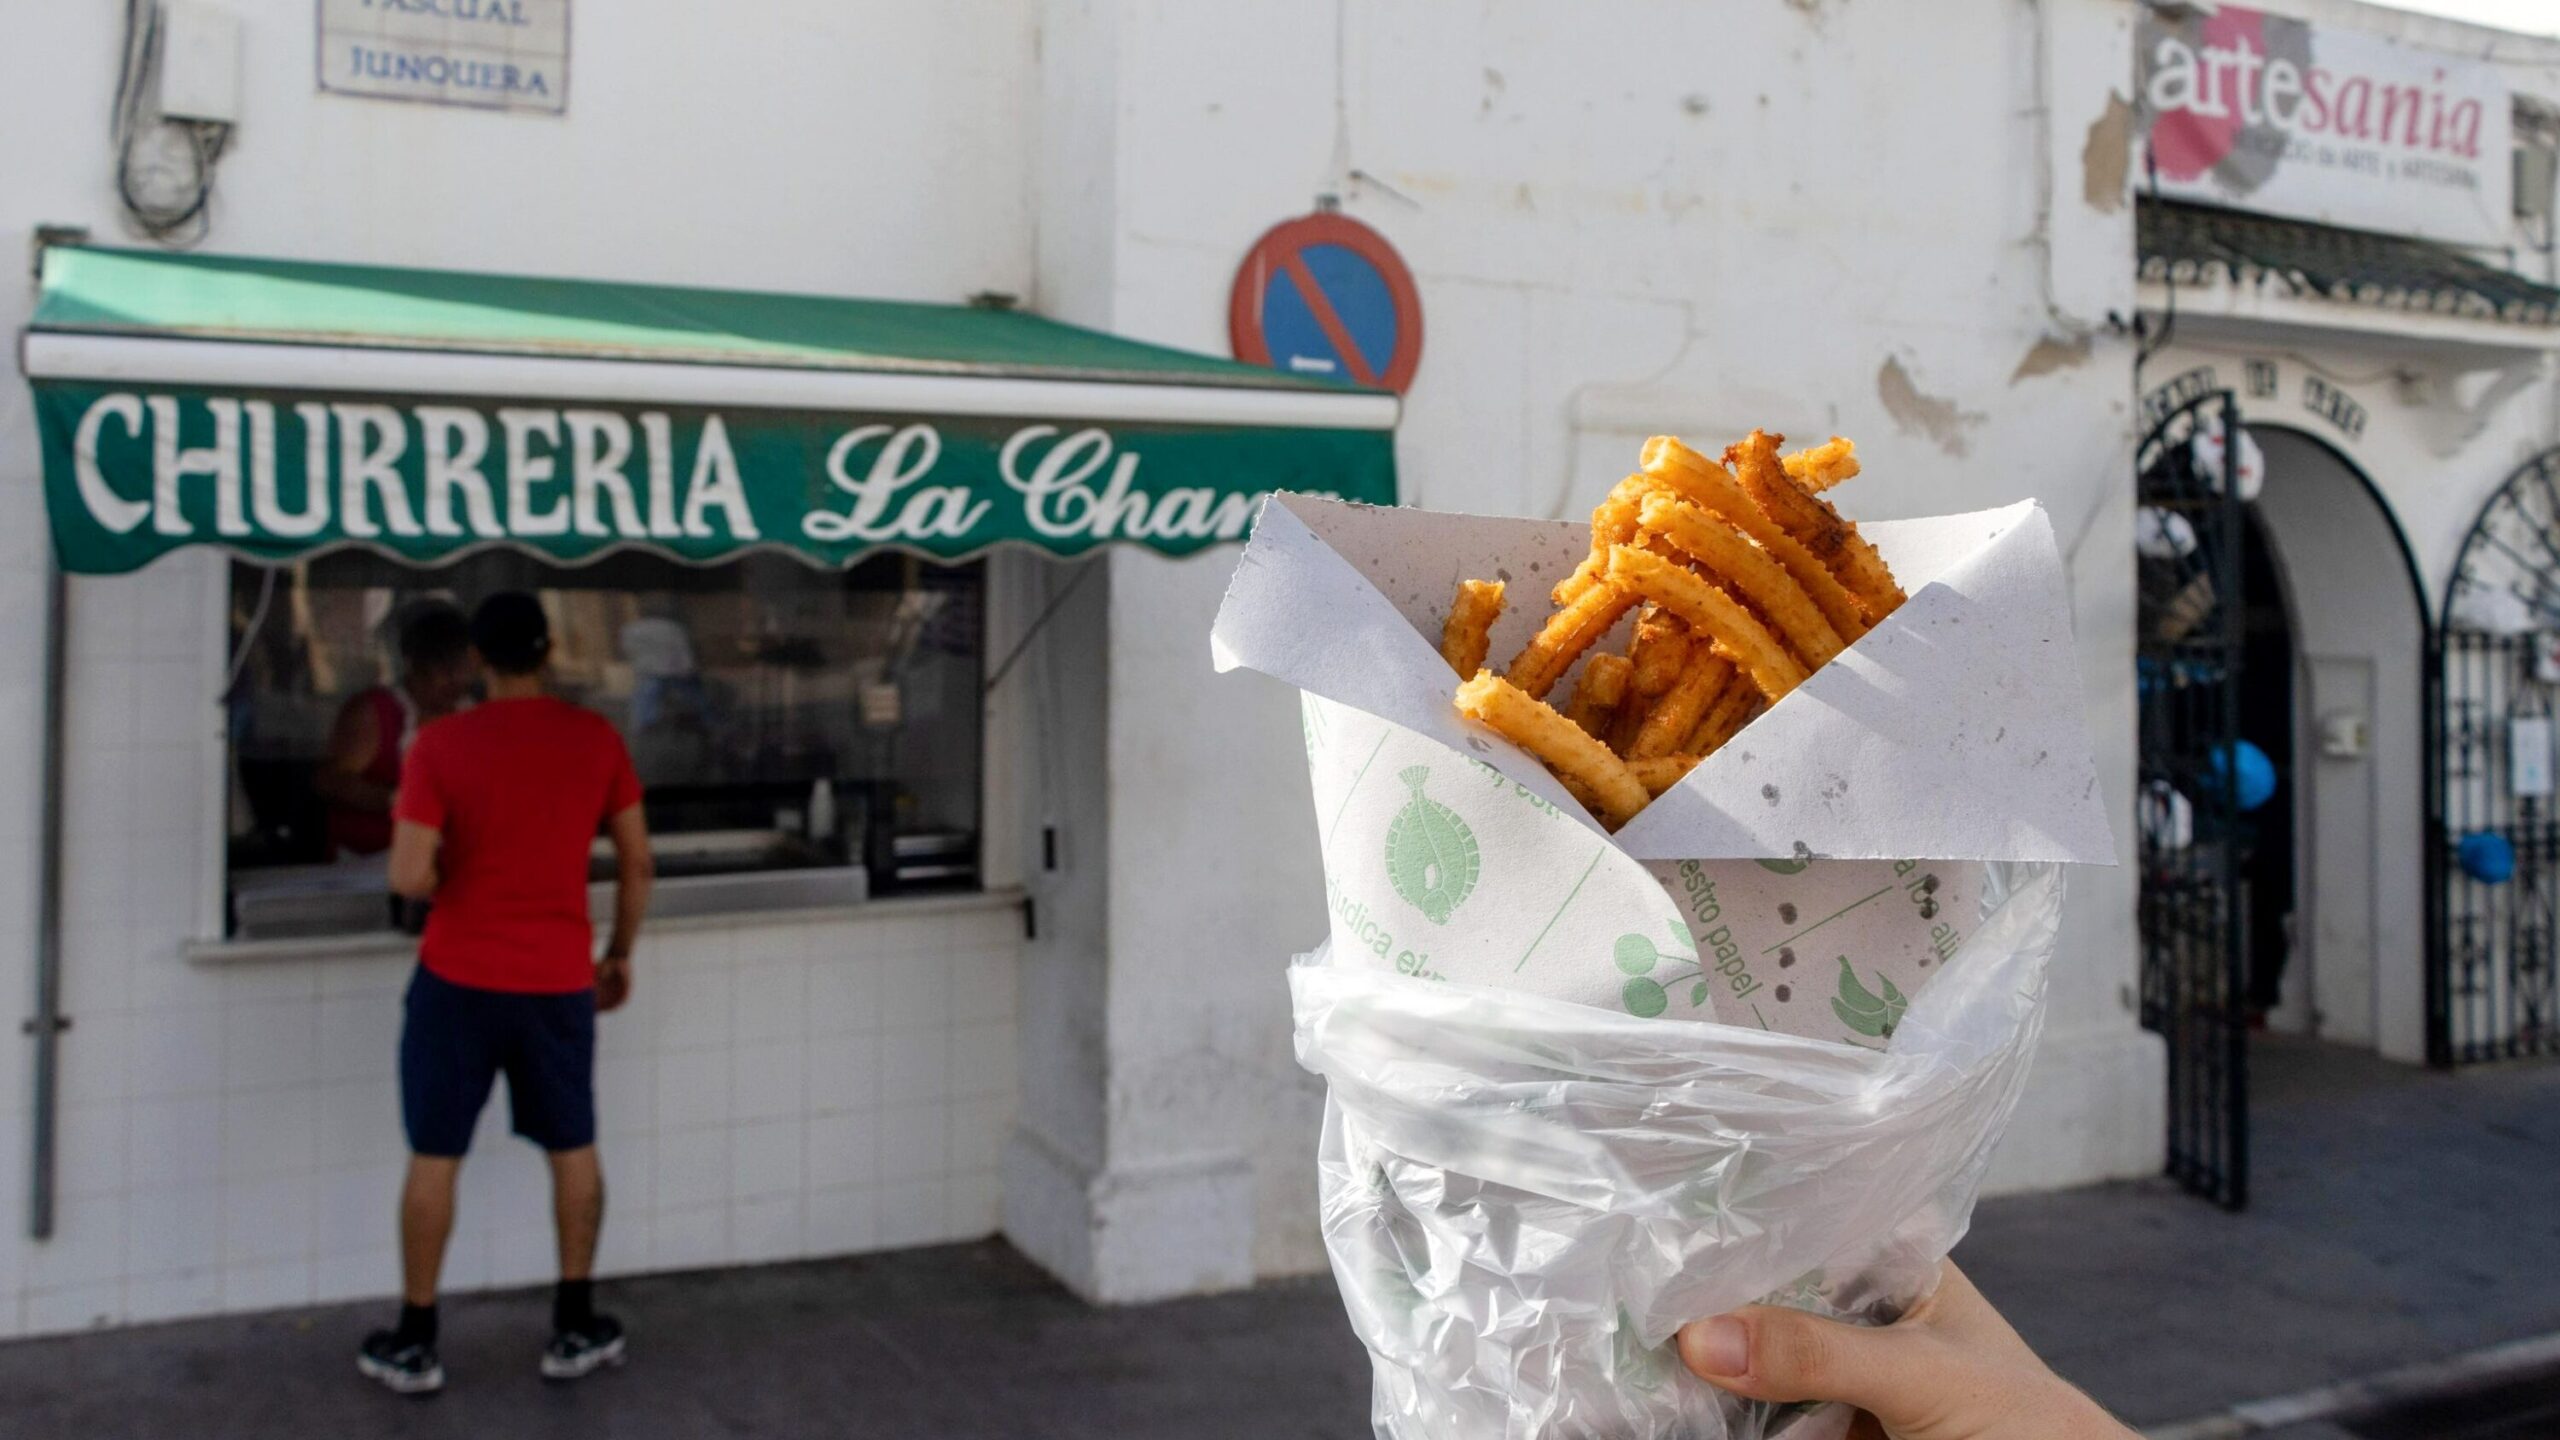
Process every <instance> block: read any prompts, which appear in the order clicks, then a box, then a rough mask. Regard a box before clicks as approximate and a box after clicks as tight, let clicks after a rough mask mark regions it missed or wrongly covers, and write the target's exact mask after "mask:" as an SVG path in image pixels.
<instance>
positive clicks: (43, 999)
mask: <svg viewBox="0 0 2560 1440" xmlns="http://www.w3.org/2000/svg"><path fill="white" fill-rule="evenodd" d="M50 549H51V547H49V546H48V547H47V550H48V553H47V555H46V557H45V591H46V594H45V628H44V778H43V786H44V792H43V794H44V808H43V814H42V816H41V818H40V820H39V822H38V827H39V828H38V832H37V837H36V845H37V851H36V855H37V859H36V1004H35V1013H34V1014H33V1015H32V1016H30V1017H29V1018H28V1020H27V1024H26V1031H27V1034H28V1035H29V1036H31V1037H33V1039H34V1040H35V1051H36V1053H35V1063H36V1075H35V1095H34V1110H35V1114H34V1117H33V1120H32V1122H31V1123H30V1125H29V1134H30V1136H31V1137H32V1139H31V1142H30V1143H31V1145H32V1147H33V1150H32V1153H31V1154H30V1155H29V1156H28V1160H27V1234H28V1235H30V1236H32V1237H34V1238H35V1239H38V1240H50V1239H52V1238H53V1151H54V1111H55V1108H56V1107H57V1105H58V1104H59V1101H60V1097H59V1095H58V1094H57V1090H58V1086H57V1083H56V1082H57V1080H58V1079H59V1074H60V1069H61V1049H62V1032H63V1031H65V1030H68V1029H70V1028H71V1021H70V1020H69V1019H68V1018H66V1017H65V1016H64V1015H63V1013H62V738H63V737H62V692H63V683H62V681H63V672H64V670H65V668H66V664H65V661H66V658H67V656H66V652H67V651H68V649H69V647H68V645H66V644H65V639H66V637H67V634H68V631H69V623H68V622H69V604H68V602H69V599H70V586H69V583H68V582H67V581H66V580H65V579H64V577H63V573H62V562H61V560H60V559H59V557H56V556H54V555H52V554H51V553H49V552H50Z"/></svg>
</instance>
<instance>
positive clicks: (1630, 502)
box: [1547, 475, 1651, 605]
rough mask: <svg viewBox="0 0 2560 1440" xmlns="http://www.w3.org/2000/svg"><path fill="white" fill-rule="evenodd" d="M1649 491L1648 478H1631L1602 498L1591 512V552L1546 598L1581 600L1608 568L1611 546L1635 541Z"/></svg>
mask: <svg viewBox="0 0 2560 1440" xmlns="http://www.w3.org/2000/svg"><path fill="white" fill-rule="evenodd" d="M1649 488H1651V487H1650V486H1649V485H1648V484H1647V482H1646V480H1645V477H1643V476H1642V475H1630V476H1628V477H1627V478H1626V479H1624V480H1621V481H1619V482H1618V483H1617V485H1616V486H1615V487H1613V488H1612V489H1611V490H1610V491H1609V493H1608V494H1607V495H1604V496H1602V497H1601V499H1600V503H1599V504H1598V505H1597V506H1594V507H1593V508H1592V511H1591V553H1590V554H1588V555H1586V556H1584V557H1583V561H1582V563H1581V564H1579V565H1577V566H1575V567H1574V568H1573V573H1572V574H1570V575H1567V576H1566V577H1564V578H1563V579H1562V580H1559V581H1557V582H1556V588H1555V590H1554V591H1553V592H1552V593H1551V594H1550V595H1549V596H1548V597H1547V598H1549V599H1551V600H1553V601H1555V602H1556V603H1557V604H1558V605H1570V604H1572V603H1573V602H1574V601H1576V600H1579V599H1581V598H1582V592H1583V591H1585V590H1588V589H1590V588H1591V586H1592V583H1593V582H1594V581H1596V580H1598V579H1599V577H1600V572H1601V571H1602V570H1605V569H1607V568H1608V565H1609V547H1610V546H1612V545H1624V544H1625V543H1627V542H1628V541H1629V540H1632V539H1634V538H1635V534H1636V516H1637V511H1638V509H1639V507H1641V506H1642V505H1643V504H1644V492H1645V491H1646V490H1647V489H1649Z"/></svg>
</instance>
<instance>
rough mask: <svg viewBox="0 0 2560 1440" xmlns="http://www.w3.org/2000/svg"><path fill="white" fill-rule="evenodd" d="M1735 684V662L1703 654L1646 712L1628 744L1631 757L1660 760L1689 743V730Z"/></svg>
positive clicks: (1634, 758)
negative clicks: (1642, 722)
mask: <svg viewBox="0 0 2560 1440" xmlns="http://www.w3.org/2000/svg"><path fill="white" fill-rule="evenodd" d="M1732 683H1733V662H1732V661H1730V660H1727V659H1726V658H1725V657H1723V656H1722V655H1716V654H1701V655H1699V656H1698V658H1697V659H1696V660H1695V661H1694V662H1692V663H1691V664H1690V666H1689V668H1688V669H1687V670H1686V671H1684V672H1683V673H1682V674H1681V676H1680V679H1679V681H1678V682H1677V683H1675V684H1674V685H1673V686H1672V687H1671V688H1670V689H1669V690H1668V691H1665V692H1664V693H1663V696H1662V698H1661V699H1659V700H1656V701H1655V702H1653V709H1652V710H1650V711H1648V712H1646V714H1645V717H1644V724H1643V725H1642V726H1640V727H1639V728H1638V729H1637V731H1636V738H1635V740H1634V741H1633V742H1632V743H1630V744H1629V745H1628V746H1627V747H1626V756H1627V758H1628V759H1629V760H1658V759H1660V758H1662V757H1663V756H1665V755H1670V754H1674V753H1677V752H1678V751H1679V749H1680V747H1681V746H1682V745H1684V744H1686V743H1688V739H1689V732H1691V731H1693V730H1695V729H1697V728H1698V721H1699V719H1700V718H1701V717H1702V716H1704V715H1705V714H1706V713H1707V707H1708V706H1710V705H1713V704H1714V703H1715V702H1716V700H1717V698H1718V697H1719V696H1721V695H1723V694H1724V692H1725V687H1726V686H1728V685H1731V684H1732Z"/></svg>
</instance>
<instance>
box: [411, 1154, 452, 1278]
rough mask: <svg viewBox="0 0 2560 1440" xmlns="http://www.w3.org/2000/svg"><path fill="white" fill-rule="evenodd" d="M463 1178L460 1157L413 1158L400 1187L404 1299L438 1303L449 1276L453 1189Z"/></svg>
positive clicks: (415, 1156) (427, 1156) (412, 1156)
mask: <svg viewBox="0 0 2560 1440" xmlns="http://www.w3.org/2000/svg"><path fill="white" fill-rule="evenodd" d="M461 1174H462V1157H461V1156H459V1155H411V1156H410V1157H409V1175H408V1178H407V1179H406V1180H405V1181H403V1182H402V1184H401V1186H400V1299H401V1300H402V1301H403V1302H404V1303H406V1304H410V1305H419V1306H432V1305H434V1304H435V1303H436V1277H437V1276H439V1275H441V1274H443V1273H444V1247H445V1243H446V1242H447V1241H449V1240H451V1239H452V1238H453V1187H454V1180H455V1178H456V1177H458V1176H459V1175H461Z"/></svg>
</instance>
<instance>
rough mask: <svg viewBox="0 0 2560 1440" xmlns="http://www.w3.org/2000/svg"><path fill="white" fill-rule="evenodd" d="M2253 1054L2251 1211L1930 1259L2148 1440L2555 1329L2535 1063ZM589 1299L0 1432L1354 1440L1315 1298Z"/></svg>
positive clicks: (172, 1354)
mask: <svg viewBox="0 0 2560 1440" xmlns="http://www.w3.org/2000/svg"><path fill="white" fill-rule="evenodd" d="M2255 1058H2256V1059H2257V1060H2258V1061H2259V1062H2260V1063H2259V1066H2258V1069H2259V1085H2258V1094H2259V1097H2260V1103H2259V1105H2258V1107H2257V1112H2256V1128H2257V1140H2258V1150H2257V1156H2258V1158H2257V1166H2256V1171H2255V1205H2254V1207H2253V1208H2252V1209H2251V1210H2250V1211H2249V1212H2248V1213H2246V1214H2242V1215H2236V1216H2235V1215H2226V1214H2223V1213H2222V1212H2219V1211H2216V1210H2213V1209H2211V1208H2209V1207H2207V1206H2205V1205H2203V1204H2201V1203H2199V1202H2196V1201H2193V1200H2189V1199H2186V1198H2185V1197H2183V1196H2180V1195H2178V1194H2176V1193H2175V1192H2174V1191H2173V1190H2171V1189H2170V1188H2169V1187H2167V1186H2165V1185H2162V1184H2157V1183H2140V1184H2131V1185H2117V1186H2105V1187H2099V1188H2095V1189H2090V1190H2082V1191H2076V1192H2072V1193H2069V1194H2063V1195H2047V1196H2026V1197H2016V1198H2011V1199H2004V1200H1997V1201H1993V1202H1990V1203H1988V1204H1986V1205H1984V1206H1983V1207H1982V1211H1981V1213H1980V1214H1979V1215H1978V1216H1977V1217H1976V1221H1975V1226H1974V1234H1973V1235H1972V1237H1971V1238H1969V1239H1968V1240H1967V1241H1966V1242H1965V1244H1964V1246H1963V1247H1962V1249H1961V1250H1960V1251H1959V1252H1958V1258H1959V1259H1961V1260H1962V1261H1963V1262H1964V1263H1965V1264H1966V1266H1967V1267H1968V1268H1970V1269H1971V1271H1972V1272H1973V1274H1974V1275H1975V1277H1976V1278H1977V1279H1978V1280H1979V1281H1980V1282H1981V1284H1982V1287H1983V1289H1984V1290H1985V1291H1987V1292H1988V1293H1989V1294H1990V1295H1991V1297H1992V1298H1993V1299H1994V1300H1995V1301H1996V1302H1998V1303H1999V1304H2000V1305H2001V1306H2002V1307H2003V1308H2004V1309H2005V1310H2006V1311H2007V1312H2008V1313H2009V1315H2010V1317H2011V1318H2012V1319H2013V1320H2014V1321H2016V1323H2017V1325H2018V1327H2019V1329H2020V1330H2021V1331H2023V1332H2024V1333H2025V1334H2026V1336H2027V1338H2028V1339H2029V1340H2030V1341H2031V1342H2033V1343H2034V1344H2035V1345H2037V1346H2038V1347H2039V1348H2040V1349H2041V1350H2043V1351H2044V1353H2045V1354H2046V1355H2047V1356H2049V1357H2050V1358H2051V1359H2052V1360H2053V1361H2054V1363H2055V1364H2056V1366H2057V1367H2058V1368H2060V1369H2061V1370H2062V1371H2063V1372H2064V1373H2065V1374H2067V1375H2069V1376H2071V1377H2072V1378H2073V1379H2075V1380H2078V1381H2079V1382H2080V1383H2082V1384H2084V1385H2086V1386H2087V1387H2088V1388H2089V1389H2090V1390H2091V1391H2092V1392H2093V1393H2095V1394H2096V1395H2097V1396H2098V1397H2099V1398H2100V1399H2101V1400H2104V1401H2105V1402H2107V1403H2108V1404H2109V1405H2111V1406H2113V1407H2115V1408H2116V1409H2117V1410H2118V1411H2119V1412H2120V1413H2122V1414H2123V1415H2125V1416H2126V1418H2128V1419H2130V1420H2133V1421H2135V1422H2136V1423H2138V1424H2145V1425H2149V1424H2158V1423H2162V1422H2166V1421H2171V1420H2179V1419H2185V1418H2188V1417H2191V1416H2195V1415H2199V1414H2204V1413H2209V1412H2213V1411H2216V1410H2219V1409H2221V1408H2223V1407H2226V1406H2228V1405H2231V1404H2234V1403H2237V1402H2241V1401H2247V1400H2255V1399H2261V1398H2265V1397H2268V1396H2273V1395H2278V1394H2287V1393H2291V1392H2294V1391H2299V1390H2305V1389H2309V1388H2311V1387H2314V1386H2317V1385H2321V1384H2325V1383H2328V1382H2332V1381H2335V1380H2339V1379H2344V1378H2356V1377H2361V1376H2365V1375H2369V1374H2371V1373H2373V1372H2376V1371H2380V1370H2385V1369H2391V1368H2396V1367H2400V1366H2404V1365H2409V1364H2412V1363H2415V1362H2418V1361H2423V1360H2426V1359H2429V1358H2432V1357H2436V1356H2445V1355H2452V1354H2455V1353H2459V1352H2462V1351H2466V1350H2472V1349H2476V1348H2479V1347H2482V1346H2485V1345H2489V1344H2492V1343H2494V1342H2498V1341H2502V1340H2509V1339H2515V1338H2519V1337H2523V1336H2528V1335H2535V1334H2542V1333H2547V1332H2551V1331H2555V1330H2560V1285H2555V1284H2554V1283H2553V1281H2552V1280H2551V1278H2550V1277H2552V1276H2554V1275H2560V1207H2554V1206H2553V1205H2552V1204H2551V1203H2550V1195H2551V1191H2552V1180H2553V1177H2554V1176H2555V1175H2560V1065H2542V1066H2519V1067H2512V1068H2506V1069H2500V1070H2489V1071H2473V1072H2469V1073H2465V1074H2460V1075H2436V1074H2427V1073H2421V1072H2415V1071H2410V1070H2405V1069H2401V1068H2399V1067H2393V1066H2386V1065H2382V1064H2380V1063H2378V1062H2375V1061H2372V1060H2370V1059H2367V1058H2360V1057H2357V1056H2353V1055H2350V1054H2346V1053H2344V1052H2335V1051H2329V1050H2325V1049H2322V1048H2320V1047H2316V1046H2305V1045H2300V1044H2288V1043H2285V1042H2280V1041H2271V1042H2268V1043H2266V1044H2264V1045H2262V1046H2261V1047H2259V1050H2258V1053H2257V1055H2256V1057H2255ZM604 1299H605V1302H606V1303H607V1304H608V1305H609V1306H610V1307H611V1308H613V1309H615V1310H617V1311H618V1312H620V1313H621V1314H622V1315H623V1316H624V1317H625V1318H626V1319H627V1320H629V1321H630V1323H631V1325H632V1331H633V1356H634V1359H633V1363H632V1365H631V1366H630V1367H629V1368H628V1369H627V1370H623V1371H619V1372H611V1373H607V1374H604V1375H601V1376H598V1377H596V1378H595V1379H593V1380H591V1381H588V1382H585V1383H584V1384H582V1385H579V1386H574V1387H568V1388H551V1387H546V1386H544V1385H543V1384H542V1383H541V1382H540V1381H539V1380H538V1379H537V1378H536V1377H535V1374H534V1357H535V1347H536V1346H537V1345H538V1344H539V1343H540V1339H541V1336H542V1330H543V1326H544V1323H545V1320H546V1318H547V1308H546V1307H547V1304H548V1300H547V1296H546V1295H544V1294H543V1293H541V1292H517V1293H512V1294H504V1295H491V1296H469V1297H463V1298H460V1299H457V1300H453V1301H449V1302H448V1303H447V1306H446V1310H447V1314H446V1318H445V1346H444V1349H445V1357H446V1363H447V1367H448V1369H449V1370H450V1371H451V1372H452V1375H453V1384H452V1387H451V1389H450V1390H449V1391H448V1392H447V1393H446V1394H445V1395H443V1396H441V1397H439V1398H437V1399H434V1400H430V1401H425V1402H411V1401H400V1400H396V1399H394V1398H392V1397H390V1396H388V1395H385V1394H382V1393H381V1392H379V1391H377V1390H375V1389H373V1388H372V1387H371V1386H369V1385H366V1384H364V1383H363V1382H362V1381H360V1380H358V1379H357V1378H356V1376H355V1373H354V1365H353V1361H352V1353H353V1346H354V1343H355V1341H356V1339H357V1337H358V1336H359V1335H360V1334H361V1332H362V1331H363V1330H364V1329H366V1328H367V1327H368V1326H369V1325H371V1324H374V1323H379V1322H380V1321H381V1320H382V1319H383V1318H384V1317H385V1315H386V1313H387V1311H386V1308H385V1307H383V1306H380V1305H368V1306H357V1307H337V1308H332V1309H325V1310H311V1311H296V1312H287V1313H283V1314H276V1315H265V1316H255V1317H248V1318H230V1319H217V1320H206V1321H195V1322H189V1323H186V1324H180V1325H166V1326H157V1327H150V1328H144V1329H136V1330H126V1331H118V1332H110V1333H105V1334H98V1335H85V1336H77V1337H71V1338H65V1339H55V1340H39V1341H29V1342H24V1343H20V1344H14V1345H5V1346H0V1435H5V1436H7V1437H10V1440H17V1437H26V1440H57V1437H60V1440H71V1437H78V1440H165V1437H170V1436H185V1437H187V1440H229V1437H251V1436H257V1437H266V1436H277V1435H367V1436H372V1435H382V1436H395V1437H408V1436H420V1437H438V1436H452V1437H456V1440H464V1437H467V1440H517V1437H551V1436H560V1437H564V1440H565V1437H571V1436H575V1437H580V1440H587V1437H613V1440H659V1437H678V1436H682V1437H694V1436H740V1437H804V1436H805V1437H827V1440H866V1437H873V1436H879V1437H890V1436H896V1437H927V1436H930V1437H936V1440H943V1437H948V1440H972V1437H981V1436H983V1437H997V1436H1003V1437H1022V1436H1039V1437H1060V1440H1088V1437H1090V1440H1102V1437H1113V1440H1153V1437H1166V1440H1171V1437H1177V1436H1178V1437H1183V1440H1220V1437H1236V1440H1248V1437H1250V1440H1358V1437H1363V1436H1366V1435H1367V1433H1368V1425H1367V1411H1368V1403H1367V1388H1368V1380H1367V1362H1366V1359H1365V1357H1364V1356H1363V1355H1362V1354H1361V1352H1360V1350H1359V1347H1358V1345H1357V1344H1356V1343H1354V1342H1353V1341H1352V1339H1351V1337H1350V1334H1349V1332H1348V1331H1347V1329H1346V1328H1345V1327H1344V1325H1343V1322H1342V1316H1341V1311H1340V1307H1339V1304H1338V1302H1337V1301H1336V1299H1335V1297H1334V1295H1333V1292H1332V1289H1331V1287H1330V1285H1329V1284H1328V1283H1326V1282H1325V1281H1323V1280H1321V1279H1316V1280H1307V1281H1297V1282H1289V1283H1284V1284H1276V1285H1268V1286H1265V1287H1263V1288H1261V1289H1259V1290H1256V1291H1253V1292H1251V1293H1249V1294H1244V1295H1232V1296H1220V1297H1214V1298H1210V1299H1203V1300H1186V1301H1177V1302H1173V1303H1170V1304H1165V1305H1156V1306H1147V1307H1142V1308H1138V1309H1123V1310H1093V1309H1089V1308H1087V1307H1085V1306H1083V1305H1081V1304H1080V1303H1078V1302H1077V1301H1075V1300H1074V1299H1073V1298H1071V1297H1070V1296H1068V1295H1067V1294H1066V1293H1065V1292H1064V1291H1062V1290H1060V1289H1059V1288H1058V1287H1057V1286H1055V1285H1054V1284H1052V1283H1051V1282H1050V1281H1048V1280H1047V1279H1046V1278H1045V1277H1044V1276H1042V1275H1041V1274H1040V1273H1039V1272H1038V1271H1037V1270H1036V1269H1034V1268H1033V1267H1032V1266H1031V1265H1030V1264H1028V1263H1027V1262H1025V1261H1023V1260H1022V1259H1021V1258H1020V1257H1018V1256H1016V1255H1014V1254H1013V1253H1012V1252H1011V1251H1010V1250H1008V1249H1006V1248H1005V1247H1004V1246H1002V1245H1000V1244H993V1243H990V1244H984V1245H968V1246H954V1247H947V1248H943V1249H936V1250H925V1251H911V1252H906V1253H903V1254H895V1255H885V1256H872V1257H864V1258H859V1259H853V1260H842V1261H827V1262H819V1263H814V1264H805V1265H788V1266H775V1267H769V1268H764V1269H756V1270H732V1271H720V1272H711V1273H704V1274H695V1275H677V1276H658V1277H650V1278H645V1279H639V1280H630V1281H620V1282H614V1283H611V1284H609V1285H608V1286H606V1287H605V1295H604ZM2356 1433H2357V1432H2356V1431H2355V1430H2353V1429H2348V1428H2340V1427H2337V1426H2323V1427H2302V1428H2298V1429H2296V1430H2292V1431H2287V1432H2283V1440H2344V1437H2347V1436H2350V1435H2354V1434H2356ZM2376 1433H2388V1434H2389V1435H2392V1436H2402V1435H2409V1434H2427V1433H2437V1432H2429V1431H2424V1430H2420V1431H2389V1432H2376ZM2441 1433H2452V1432H2441ZM2463 1433H2478V1434H2480V1435H2483V1436H2486V1435H2489V1434H2492V1433H2496V1434H2502V1435H2503V1434H2510V1433H2512V1434H2519V1435H2520V1434H2525V1433H2534V1432H2527V1431H2513V1432H2509V1431H2497V1432H2491V1431H2487V1430H2482V1431H2478V1432H2468V1431H2466V1432H2463Z"/></svg>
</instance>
